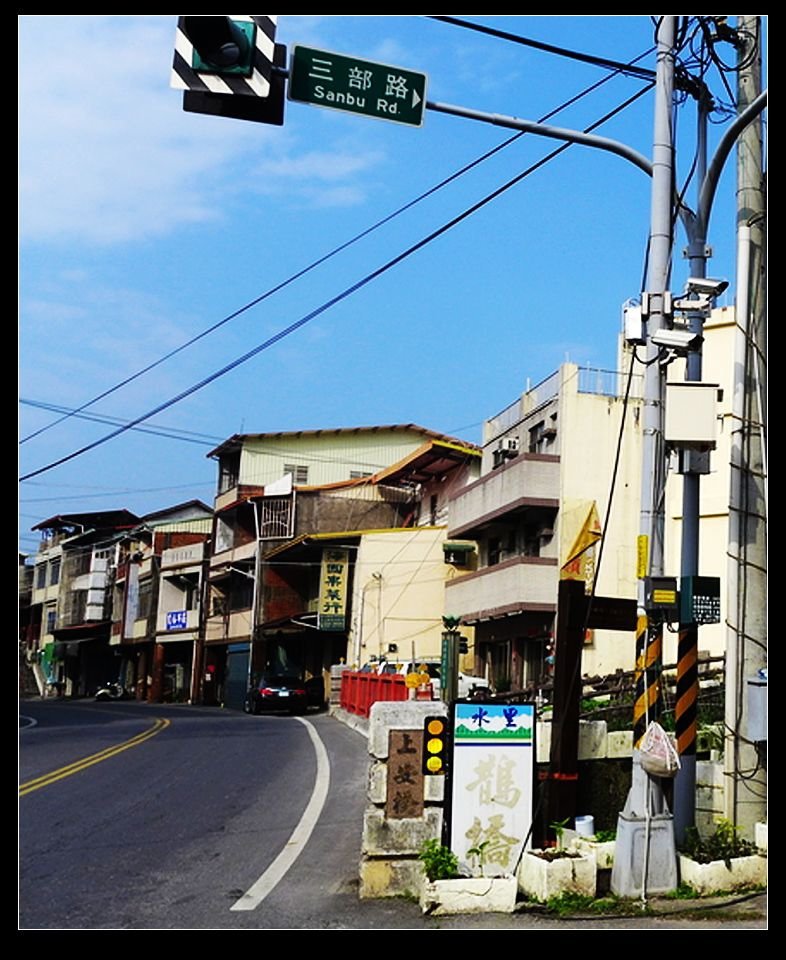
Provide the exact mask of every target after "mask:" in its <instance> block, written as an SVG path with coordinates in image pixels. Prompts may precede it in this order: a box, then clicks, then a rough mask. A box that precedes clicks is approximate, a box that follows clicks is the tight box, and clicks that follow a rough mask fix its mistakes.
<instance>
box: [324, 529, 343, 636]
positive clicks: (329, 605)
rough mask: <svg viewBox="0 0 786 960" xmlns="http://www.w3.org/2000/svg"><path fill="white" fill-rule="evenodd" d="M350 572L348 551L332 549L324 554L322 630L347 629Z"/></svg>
mask: <svg viewBox="0 0 786 960" xmlns="http://www.w3.org/2000/svg"><path fill="white" fill-rule="evenodd" d="M348 570H349V551H348V550H335V549H332V548H330V549H327V550H324V551H323V552H322V570H321V573H320V578H319V614H318V622H319V629H320V630H344V629H345V625H346V613H347V573H348Z"/></svg>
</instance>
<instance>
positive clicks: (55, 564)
mask: <svg viewBox="0 0 786 960" xmlns="http://www.w3.org/2000/svg"><path fill="white" fill-rule="evenodd" d="M58 583H60V558H59V557H58V558H57V560H53V561H52V562H51V563H50V564H49V585H50V586H51V587H54V586H56V585H57V584H58Z"/></svg>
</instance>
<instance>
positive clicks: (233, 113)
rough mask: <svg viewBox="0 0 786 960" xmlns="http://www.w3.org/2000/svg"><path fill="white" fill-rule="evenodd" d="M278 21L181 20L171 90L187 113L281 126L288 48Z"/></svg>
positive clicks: (247, 18)
mask: <svg viewBox="0 0 786 960" xmlns="http://www.w3.org/2000/svg"><path fill="white" fill-rule="evenodd" d="M275 36H276V17H273V16H251V15H248V14H236V15H234V16H232V17H213V16H188V17H178V20H177V32H176V35H175V54H174V60H173V62H172V76H171V86H173V87H174V88H175V89H176V90H183V91H185V92H184V94H183V109H184V110H185V111H186V112H187V113H206V114H211V115H213V116H218V117H231V118H234V119H236V120H254V121H256V122H257V123H269V124H276V125H278V126H281V125H282V124H283V122H284V103H285V100H286V88H285V68H286V59H287V49H286V47H285V46H283V45H282V44H278V43H275V42H274V41H275Z"/></svg>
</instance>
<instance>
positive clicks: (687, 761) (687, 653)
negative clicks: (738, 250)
mask: <svg viewBox="0 0 786 960" xmlns="http://www.w3.org/2000/svg"><path fill="white" fill-rule="evenodd" d="M711 107H712V101H711V97H710V94H709V91H708V90H706V89H705V90H702V91H701V92H700V93H699V100H698V121H697V131H696V141H697V147H696V154H697V156H696V182H697V183H698V184H699V187H700V188H701V186H702V185H703V183H704V178H705V176H706V172H707V121H708V116H709V111H710V109H711ZM697 209H698V205H697ZM695 223H696V225H697V229H695V230H690V231H689V232H690V237H689V242H688V246H687V248H686V251H685V253H686V256H687V257H688V259H689V261H690V268H689V269H690V276H691V277H706V276H707V258H708V257H709V256H710V255H711V251H710V248H709V246H708V244H707V235H706V234H707V222H706V220H705V219H704V217H702V216H701V212H700V215H699V216H698V217H697V218H696V221H695ZM705 316H706V312H705V311H701V310H697V311H696V312H694V313H689V314H687V325H688V329H689V330H690V332H691V333H695V334H697V335H698V336H699V337H703V330H704V319H705ZM701 375H702V354H701V340H700V341H699V347H698V349H696V350H690V351H688V354H687V357H686V361H685V380H686V381H687V382H698V381H700V380H701ZM709 457H710V453H709V451H697V450H691V449H685V450H680V451H679V472H680V473H681V474H682V543H681V552H680V557H681V559H680V575H681V585H682V589H683V590H684V588H685V584H686V582H687V578H689V577H697V576H698V574H699V521H700V501H699V492H700V480H701V475H702V474H706V473H709V469H710V461H709ZM681 613H683V611H682V605H681ZM683 616H684V613H683ZM698 699H699V627H698V624H697V623H696V622H695V621H692V620H687V621H686V620H683V619H682V617H681V622H680V625H679V639H678V642H677V695H676V703H675V727H676V740H677V750H678V752H679V756H680V769H679V770H678V771H677V775H676V777H675V780H674V800H673V803H674V833H675V838H676V842H677V844H678V845H679V844H681V843H682V842H683V840H684V839H685V834H686V831H687V829H688V828H689V827H692V826H694V824H695V820H696V742H697V729H698V722H697V721H698Z"/></svg>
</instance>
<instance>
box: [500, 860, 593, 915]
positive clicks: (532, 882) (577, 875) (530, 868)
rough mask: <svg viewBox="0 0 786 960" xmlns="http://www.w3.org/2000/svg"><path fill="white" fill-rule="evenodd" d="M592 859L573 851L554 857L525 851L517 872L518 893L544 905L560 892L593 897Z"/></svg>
mask: <svg viewBox="0 0 786 960" xmlns="http://www.w3.org/2000/svg"><path fill="white" fill-rule="evenodd" d="M596 875H597V866H596V864H595V857H594V855H592V854H589V853H580V852H579V851H574V850H565V851H562V855H561V856H556V857H555V856H554V853H553V851H550V850H527V851H526V852H525V853H524V855H523V856H522V858H521V863H520V864H519V869H518V885H519V890H521V892H522V893H524V894H526V895H527V896H528V897H531V898H533V899H535V900H539V901H541V902H542V903H545V902H546V901H547V900H550V899H551V898H552V897H558V896H560V895H561V894H563V893H576V894H580V895H583V896H587V897H594V896H595V881H596Z"/></svg>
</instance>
